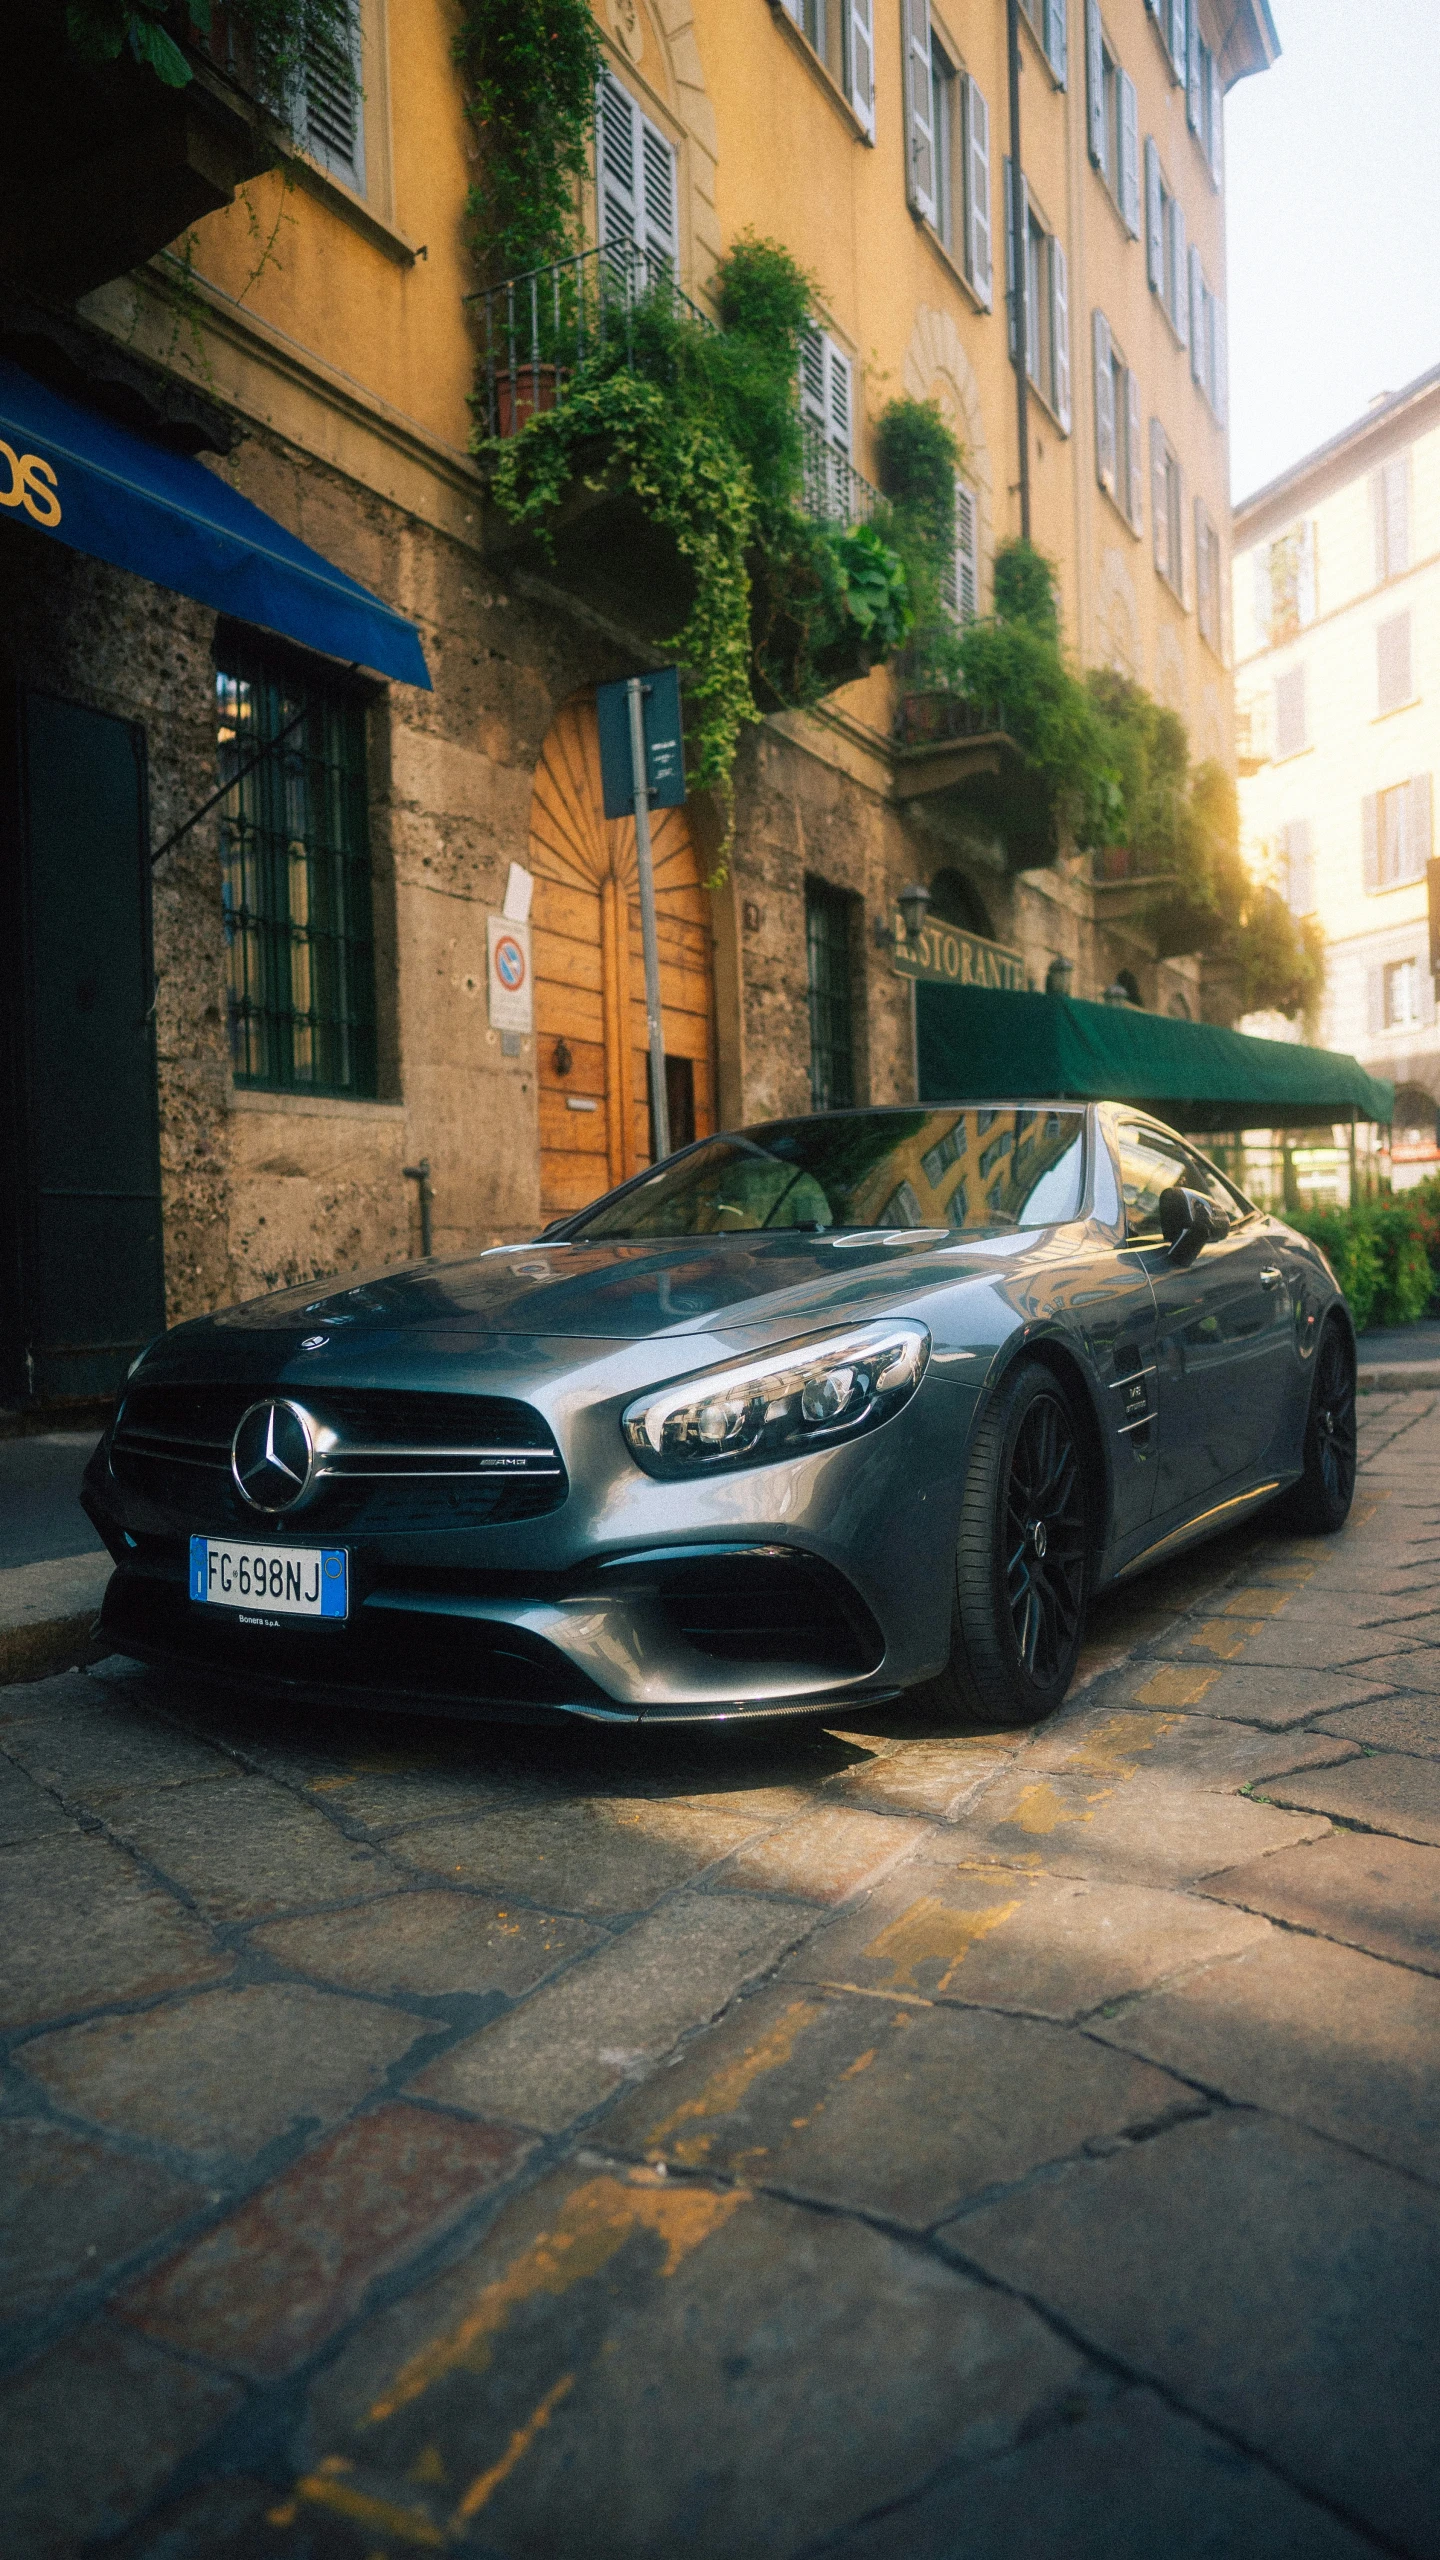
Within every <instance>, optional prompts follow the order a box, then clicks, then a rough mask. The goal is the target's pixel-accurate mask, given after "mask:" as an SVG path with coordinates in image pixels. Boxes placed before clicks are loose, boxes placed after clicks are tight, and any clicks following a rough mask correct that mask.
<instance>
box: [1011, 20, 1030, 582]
mask: <svg viewBox="0 0 1440 2560" xmlns="http://www.w3.org/2000/svg"><path fill="white" fill-rule="evenodd" d="M1005 33H1006V40H1007V45H1008V49H1009V56H1010V273H1011V277H1012V279H1013V291H1012V300H1013V303H1014V310H1015V425H1016V429H1017V432H1018V435H1019V441H1020V537H1021V540H1022V541H1024V542H1028V541H1029V539H1030V376H1029V364H1030V349H1029V347H1028V346H1027V344H1026V341H1025V268H1026V261H1027V258H1028V255H1029V248H1030V244H1029V242H1028V240H1027V239H1026V237H1025V189H1024V186H1023V184H1022V182H1021V174H1020V0H1006V6H1005Z"/></svg>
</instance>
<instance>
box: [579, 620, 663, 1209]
mask: <svg viewBox="0 0 1440 2560" xmlns="http://www.w3.org/2000/svg"><path fill="white" fill-rule="evenodd" d="M595 708H596V711H597V713H598V715H599V722H600V779H601V786H602V789H603V791H604V797H605V815H606V817H607V818H621V817H629V815H630V814H631V811H632V810H633V812H634V816H635V866H636V869H637V871H638V873H639V875H640V940H641V944H642V947H643V949H644V953H645V1019H646V1026H647V1029H648V1032H649V1038H650V1114H651V1120H652V1123H653V1126H654V1131H655V1161H656V1163H657V1164H659V1163H660V1161H661V1159H662V1158H663V1157H665V1156H668V1154H669V1153H670V1103H669V1095H668V1094H667V1092H666V1089H665V1025H664V1019H663V1016H662V1013H661V1009H660V939H659V934H658V931H657V928H656V923H655V863H654V857H653V854H652V851H651V845H650V811H651V808H652V807H654V808H657V809H682V808H683V807H684V805H685V755H684V742H683V735H682V731H681V725H680V678H679V675H678V674H677V672H676V670H675V668H674V667H663V668H661V669H660V671H659V672H658V673H657V674H655V675H651V676H626V677H624V678H622V680H621V681H620V683H618V684H602V685H600V686H599V687H598V688H597V691H596V696H595Z"/></svg>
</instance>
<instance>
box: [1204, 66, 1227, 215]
mask: <svg viewBox="0 0 1440 2560" xmlns="http://www.w3.org/2000/svg"><path fill="white" fill-rule="evenodd" d="M1209 86H1210V112H1209V115H1208V117H1207V119H1206V126H1207V136H1208V140H1209V144H1210V175H1211V177H1212V178H1213V179H1214V181H1215V184H1216V186H1217V187H1218V186H1219V184H1220V154H1221V151H1222V149H1223V137H1224V131H1225V92H1224V90H1223V89H1222V88H1221V86H1220V65H1219V63H1218V62H1217V61H1216V59H1215V56H1214V54H1213V53H1212V54H1211V56H1210V62H1209Z"/></svg>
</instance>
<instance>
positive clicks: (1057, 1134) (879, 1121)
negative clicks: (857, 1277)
mask: <svg viewBox="0 0 1440 2560" xmlns="http://www.w3.org/2000/svg"><path fill="white" fill-rule="evenodd" d="M1084 1132H1085V1115H1084V1113H1083V1111H1075V1110H1049V1109H1046V1108H1044V1107H1043V1106H1042V1107H1041V1108H1040V1109H1035V1108H1033V1107H1031V1108H1029V1109H1016V1108H1014V1107H1012V1108H1010V1109H990V1110H976V1109H971V1110H966V1111H957V1110H955V1109H953V1108H952V1109H950V1110H948V1111H855V1112H843V1111H832V1112H824V1113H822V1114H820V1115H818V1116H817V1117H816V1118H814V1119H811V1120H770V1121H767V1122H765V1123H764V1124H763V1125H762V1126H761V1127H760V1128H758V1129H742V1130H740V1131H739V1132H738V1133H737V1134H736V1135H735V1136H734V1137H729V1138H714V1139H712V1140H711V1141H710V1143H709V1144H708V1145H706V1146H701V1147H696V1148H695V1149H694V1150H693V1151H692V1152H691V1153H690V1154H687V1155H683V1156H676V1157H673V1158H672V1159H671V1161H670V1162H669V1163H668V1164H664V1165H662V1166H661V1167H660V1168H659V1170H658V1172H656V1173H652V1174H650V1175H649V1176H648V1177H647V1178H646V1179H645V1180H644V1181H643V1182H639V1183H636V1184H635V1185H634V1187H633V1188H632V1189H631V1190H629V1191H627V1192H625V1193H623V1194H622V1195H621V1196H620V1197H619V1198H615V1197H613V1196H612V1197H611V1198H610V1199H608V1200H602V1201H601V1202H599V1204H598V1205H597V1206H596V1207H595V1208H594V1209H593V1210H591V1211H590V1212H589V1214H588V1215H582V1216H581V1217H580V1218H579V1219H577V1221H576V1222H575V1224H574V1226H573V1227H572V1228H571V1230H570V1232H571V1234H572V1235H575V1236H577V1237H578V1236H584V1237H586V1238H591V1237H596V1238H598V1237H601V1236H712V1235H713V1236H724V1235H741V1234H754V1233H756V1232H757V1231H759V1230H766V1231H768V1232H769V1233H771V1234H778V1233H781V1232H784V1231H787V1230H788V1231H789V1232H791V1233H792V1234H793V1233H794V1232H795V1231H796V1230H797V1229H798V1230H799V1231H801V1232H802V1233H808V1234H811V1235H815V1234H820V1233H822V1232H827V1231H828V1230H830V1229H831V1228H846V1227H848V1228H861V1229H869V1228H876V1227H881V1228H905V1227H930V1228H935V1227H945V1228H949V1229H950V1230H952V1232H963V1233H965V1234H967V1235H970V1234H978V1233H983V1232H985V1231H987V1230H990V1231H993V1230H994V1229H996V1228H1006V1227H1041V1226H1050V1225H1053V1224H1056V1223H1058V1222H1059V1221H1060V1220H1061V1219H1064V1218H1075V1217H1078V1216H1079V1214H1080V1202H1081V1198H1082V1193H1083V1176H1084V1157H1085V1147H1084Z"/></svg>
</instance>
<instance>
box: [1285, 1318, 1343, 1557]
mask: <svg viewBox="0 0 1440 2560" xmlns="http://www.w3.org/2000/svg"><path fill="white" fill-rule="evenodd" d="M1355 1438H1356V1433H1355V1349H1354V1345H1353V1343H1352V1342H1351V1340H1350V1336H1349V1334H1348V1332H1347V1331H1346V1328H1345V1326H1344V1325H1343V1324H1342V1323H1341V1322H1340V1321H1339V1319H1338V1318H1337V1317H1335V1316H1332V1317H1331V1318H1330V1320H1329V1322H1328V1324H1327V1325H1326V1327H1325V1330H1324V1332H1323V1333H1322V1334H1321V1336H1320V1341H1319V1344H1318V1346H1317V1349H1316V1352H1315V1374H1314V1376H1313V1378H1312V1379H1311V1381H1310V1409H1309V1411H1308V1413H1307V1414H1306V1416H1305V1450H1304V1473H1303V1475H1302V1476H1301V1478H1300V1481H1299V1483H1298V1484H1295V1485H1292V1486H1291V1488H1290V1491H1289V1492H1288V1494H1286V1496H1285V1500H1284V1516H1285V1518H1286V1519H1287V1520H1288V1521H1289V1522H1290V1524H1291V1526H1292V1527H1293V1528H1296V1529H1303V1530H1306V1531H1308V1532H1309V1533H1310V1534H1311V1535H1312V1536H1320V1537H1325V1538H1333V1537H1334V1535H1335V1532H1336V1530H1337V1529H1343V1528H1344V1526H1345V1523H1346V1521H1347V1520H1348V1519H1349V1517H1350V1505H1351V1503H1352V1502H1353V1501H1354V1498H1355V1456H1356V1451H1355Z"/></svg>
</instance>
